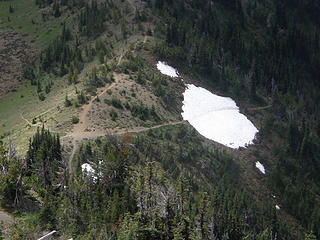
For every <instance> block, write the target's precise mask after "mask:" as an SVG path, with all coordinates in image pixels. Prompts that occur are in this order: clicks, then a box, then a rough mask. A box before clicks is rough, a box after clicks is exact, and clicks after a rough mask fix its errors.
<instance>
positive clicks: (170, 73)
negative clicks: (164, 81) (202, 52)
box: [157, 61, 179, 77]
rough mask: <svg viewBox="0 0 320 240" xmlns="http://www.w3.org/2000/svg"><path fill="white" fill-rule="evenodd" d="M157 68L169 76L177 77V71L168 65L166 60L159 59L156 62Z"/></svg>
mask: <svg viewBox="0 0 320 240" xmlns="http://www.w3.org/2000/svg"><path fill="white" fill-rule="evenodd" d="M157 68H158V70H159V71H160V72H161V73H162V74H164V75H167V76H169V77H178V76H179V73H178V71H177V70H176V69H175V68H173V67H171V66H169V65H168V64H167V63H166V62H160V61H159V62H158V63H157Z"/></svg>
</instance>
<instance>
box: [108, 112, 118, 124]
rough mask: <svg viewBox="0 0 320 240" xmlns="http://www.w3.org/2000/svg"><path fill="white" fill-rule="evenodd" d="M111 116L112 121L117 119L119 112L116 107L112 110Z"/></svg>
mask: <svg viewBox="0 0 320 240" xmlns="http://www.w3.org/2000/svg"><path fill="white" fill-rule="evenodd" d="M110 117H111V120H112V121H115V120H116V119H117V117H118V114H117V112H116V111H115V110H114V109H112V110H111V112H110Z"/></svg>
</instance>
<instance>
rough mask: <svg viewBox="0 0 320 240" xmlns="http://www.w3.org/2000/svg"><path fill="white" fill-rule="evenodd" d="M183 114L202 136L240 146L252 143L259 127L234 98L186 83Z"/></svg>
mask: <svg viewBox="0 0 320 240" xmlns="http://www.w3.org/2000/svg"><path fill="white" fill-rule="evenodd" d="M186 86H187V89H186V91H185V92H184V94H183V96H184V101H183V106H182V110H183V112H182V117H183V119H184V120H187V121H188V122H189V123H190V124H191V125H192V126H193V127H194V128H195V129H196V130H197V131H198V132H199V133H200V134H201V135H202V136H204V137H206V138H208V139H211V140H213V141H216V142H218V143H221V144H223V145H225V146H227V147H230V148H234V149H238V148H239V147H246V146H247V145H249V144H252V143H253V139H254V137H255V135H256V133H257V132H258V129H257V128H256V127H255V126H254V125H253V124H252V123H251V122H250V121H249V120H248V118H247V117H246V116H244V115H243V114H241V113H240V112H239V108H238V106H237V104H236V103H235V101H234V100H233V99H231V98H229V97H221V96H218V95H215V94H213V93H211V92H209V91H208V90H206V89H204V88H201V87H196V86H195V85H193V84H187V85H186Z"/></svg>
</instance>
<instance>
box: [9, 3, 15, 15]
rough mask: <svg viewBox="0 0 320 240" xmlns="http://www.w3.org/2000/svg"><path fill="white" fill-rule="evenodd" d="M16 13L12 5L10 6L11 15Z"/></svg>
mask: <svg viewBox="0 0 320 240" xmlns="http://www.w3.org/2000/svg"><path fill="white" fill-rule="evenodd" d="M13 12H14V8H13V7H12V6H11V5H10V6H9V13H13Z"/></svg>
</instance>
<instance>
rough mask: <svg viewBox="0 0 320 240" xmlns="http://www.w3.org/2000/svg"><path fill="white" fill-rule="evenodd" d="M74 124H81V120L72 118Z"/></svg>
mask: <svg viewBox="0 0 320 240" xmlns="http://www.w3.org/2000/svg"><path fill="white" fill-rule="evenodd" d="M72 123H73V124H77V123H79V118H78V117H77V116H73V117H72Z"/></svg>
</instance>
